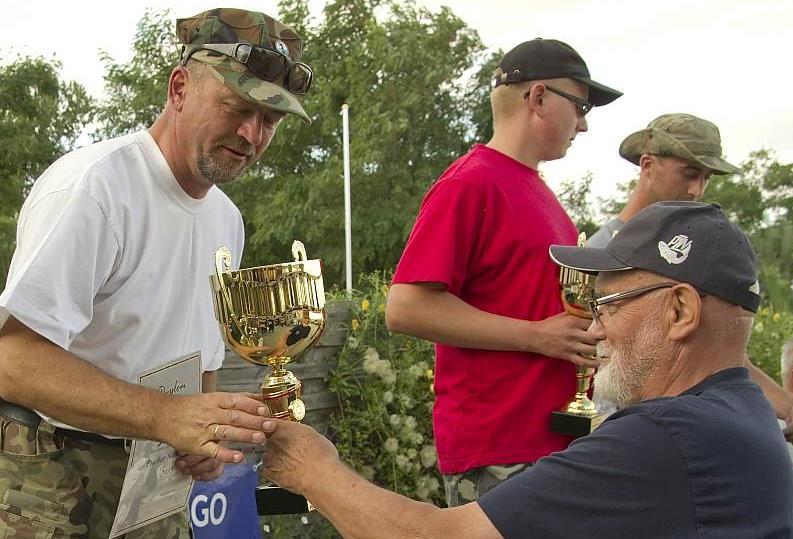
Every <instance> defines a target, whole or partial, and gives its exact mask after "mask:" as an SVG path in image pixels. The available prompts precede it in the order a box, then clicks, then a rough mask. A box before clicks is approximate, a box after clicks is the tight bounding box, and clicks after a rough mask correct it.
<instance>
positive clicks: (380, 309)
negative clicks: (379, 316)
mask: <svg viewBox="0 0 793 539" xmlns="http://www.w3.org/2000/svg"><path fill="white" fill-rule="evenodd" d="M377 312H379V313H384V312H385V303H381V304H380V305H378V306H377Z"/></svg>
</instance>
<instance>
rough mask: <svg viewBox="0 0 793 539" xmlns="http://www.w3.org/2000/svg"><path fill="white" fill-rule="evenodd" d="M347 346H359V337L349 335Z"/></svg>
mask: <svg viewBox="0 0 793 539" xmlns="http://www.w3.org/2000/svg"><path fill="white" fill-rule="evenodd" d="M347 346H349V347H350V348H358V339H356V338H355V337H347Z"/></svg>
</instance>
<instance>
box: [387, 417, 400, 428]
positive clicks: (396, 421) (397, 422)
mask: <svg viewBox="0 0 793 539" xmlns="http://www.w3.org/2000/svg"><path fill="white" fill-rule="evenodd" d="M388 422H389V423H391V426H392V427H399V425H401V424H402V417H400V416H399V415H397V414H391V415H390V416H389V417H388Z"/></svg>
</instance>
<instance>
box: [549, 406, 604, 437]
mask: <svg viewBox="0 0 793 539" xmlns="http://www.w3.org/2000/svg"><path fill="white" fill-rule="evenodd" d="M604 419H606V416H605V415H601V414H598V415H594V416H583V415H578V414H571V413H570V412H564V411H561V410H560V411H556V412H553V413H551V430H552V431H553V432H557V433H559V434H569V435H570V436H574V437H576V438H580V437H582V436H586V435H587V434H589V433H591V432H592V431H593V430H595V429H596V428H598V427H599V426H600V424H601V423H603V420H604Z"/></svg>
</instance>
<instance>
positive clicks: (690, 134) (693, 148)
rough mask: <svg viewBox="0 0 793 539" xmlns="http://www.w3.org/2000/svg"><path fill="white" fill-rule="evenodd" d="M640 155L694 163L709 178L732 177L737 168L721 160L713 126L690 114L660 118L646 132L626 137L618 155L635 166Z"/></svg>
mask: <svg viewBox="0 0 793 539" xmlns="http://www.w3.org/2000/svg"><path fill="white" fill-rule="evenodd" d="M642 154H652V155H661V156H670V157H677V158H679V159H683V160H684V161H689V162H691V163H696V164H698V165H700V166H702V167H705V168H706V169H709V170H711V171H713V174H734V173H735V172H738V170H739V169H738V167H736V166H734V165H731V164H730V163H728V162H727V161H725V160H724V159H723V158H722V157H721V136H720V135H719V128H718V127H716V125H715V124H713V123H711V122H709V121H707V120H703V119H702V118H697V117H696V116H693V115H691V114H682V113H675V114H664V115H662V116H659V117H658V118H656V119H655V120H653V121H652V122H650V123H649V124H648V125H647V128H646V129H642V130H641V131H637V132H635V133H632V134H630V135H628V136H627V137H626V138H625V140H623V141H622V144H620V155H621V156H622V157H624V158H625V159H627V160H628V161H630V162H631V163H633V164H635V165H638V164H639V160H640V159H641V156H642Z"/></svg>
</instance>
